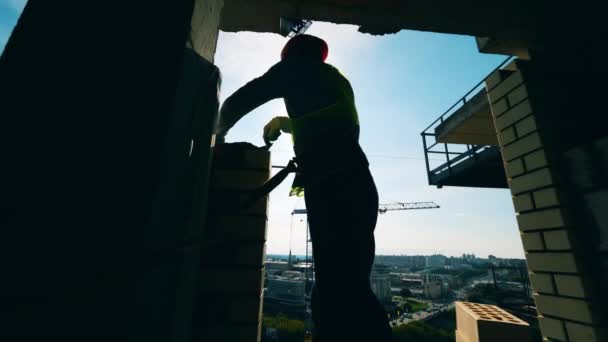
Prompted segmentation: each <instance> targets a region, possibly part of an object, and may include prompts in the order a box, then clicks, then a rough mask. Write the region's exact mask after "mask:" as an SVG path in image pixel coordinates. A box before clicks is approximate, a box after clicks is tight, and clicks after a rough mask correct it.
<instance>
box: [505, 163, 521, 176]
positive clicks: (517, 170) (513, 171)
mask: <svg viewBox="0 0 608 342" xmlns="http://www.w3.org/2000/svg"><path fill="white" fill-rule="evenodd" d="M524 172H525V169H524V162H523V160H522V159H513V160H511V161H510V162H508V163H507V175H508V176H509V177H515V176H519V175H521V174H522V173H524Z"/></svg>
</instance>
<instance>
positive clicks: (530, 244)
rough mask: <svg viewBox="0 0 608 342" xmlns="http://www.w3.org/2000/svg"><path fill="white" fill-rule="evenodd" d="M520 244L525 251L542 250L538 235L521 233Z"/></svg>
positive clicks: (540, 238) (540, 239)
mask: <svg viewBox="0 0 608 342" xmlns="http://www.w3.org/2000/svg"><path fill="white" fill-rule="evenodd" d="M521 242H522V243H523V245H524V250H525V251H537V250H542V249H544V245H543V240H542V237H541V235H540V233H522V234H521Z"/></svg>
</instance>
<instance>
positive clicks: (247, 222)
mask: <svg viewBox="0 0 608 342" xmlns="http://www.w3.org/2000/svg"><path fill="white" fill-rule="evenodd" d="M266 227H267V219H266V217H265V216H248V215H235V216H220V217H217V218H214V219H213V221H212V222H210V224H209V225H208V227H207V228H206V230H205V235H206V236H207V237H208V238H209V239H212V240H218V239H220V240H222V239H223V240H227V241H233V240H253V241H265V240H266V233H267V228H266Z"/></svg>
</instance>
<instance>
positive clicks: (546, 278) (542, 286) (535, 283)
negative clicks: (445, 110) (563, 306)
mask: <svg viewBox="0 0 608 342" xmlns="http://www.w3.org/2000/svg"><path fill="white" fill-rule="evenodd" d="M530 282H531V283H532V288H533V289H534V291H535V292H542V293H551V294H553V293H555V290H554V289H553V280H552V279H551V275H550V274H546V273H530Z"/></svg>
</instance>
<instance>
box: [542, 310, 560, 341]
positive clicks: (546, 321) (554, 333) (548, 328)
mask: <svg viewBox="0 0 608 342" xmlns="http://www.w3.org/2000/svg"><path fill="white" fill-rule="evenodd" d="M538 323H539V324H540V329H541V332H542V334H543V336H545V337H548V338H552V339H555V340H559V341H566V340H567V339H566V331H565V329H564V322H563V321H560V320H558V319H553V318H549V317H542V316H541V317H538Z"/></svg>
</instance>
